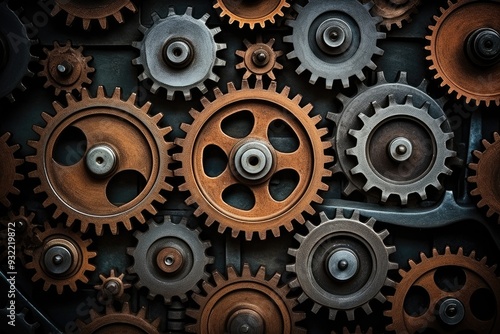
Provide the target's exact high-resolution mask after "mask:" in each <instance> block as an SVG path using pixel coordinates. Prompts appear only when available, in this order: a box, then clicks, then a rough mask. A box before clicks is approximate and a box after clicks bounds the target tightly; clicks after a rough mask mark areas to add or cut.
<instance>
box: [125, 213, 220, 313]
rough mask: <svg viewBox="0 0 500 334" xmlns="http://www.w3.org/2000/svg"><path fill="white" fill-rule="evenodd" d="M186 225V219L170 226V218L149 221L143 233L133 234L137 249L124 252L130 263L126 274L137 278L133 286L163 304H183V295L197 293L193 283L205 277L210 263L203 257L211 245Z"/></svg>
mask: <svg viewBox="0 0 500 334" xmlns="http://www.w3.org/2000/svg"><path fill="white" fill-rule="evenodd" d="M186 224H187V219H182V220H181V222H180V223H179V224H174V223H173V222H172V219H171V217H170V216H165V217H164V221H163V223H161V224H157V223H156V222H155V221H154V220H150V221H149V223H148V226H149V229H148V230H147V231H146V232H144V233H142V232H140V231H136V232H135V233H134V236H135V238H136V239H137V240H138V242H137V246H136V247H135V248H128V249H127V253H128V254H129V255H131V256H132V257H133V258H134V264H133V265H132V266H130V267H129V268H128V269H127V271H128V272H129V273H132V274H136V275H137V276H139V281H138V282H137V283H136V284H135V286H136V287H137V288H141V287H146V288H147V289H148V290H149V294H148V297H149V298H151V299H153V298H154V297H155V296H157V295H161V296H163V299H164V301H165V303H166V304H169V303H171V302H172V298H173V297H178V298H179V299H180V300H181V301H182V302H185V301H187V296H186V293H187V292H188V291H191V290H193V291H195V292H199V288H198V286H197V284H198V283H199V282H200V281H201V280H206V279H208V277H209V274H208V273H207V272H206V271H205V267H206V266H207V265H208V264H211V263H213V258H212V257H210V256H207V255H206V251H207V249H208V248H210V247H211V244H210V242H209V241H203V240H201V239H200V237H199V234H200V232H201V230H200V229H195V230H192V229H190V228H189V227H187V225H186Z"/></svg>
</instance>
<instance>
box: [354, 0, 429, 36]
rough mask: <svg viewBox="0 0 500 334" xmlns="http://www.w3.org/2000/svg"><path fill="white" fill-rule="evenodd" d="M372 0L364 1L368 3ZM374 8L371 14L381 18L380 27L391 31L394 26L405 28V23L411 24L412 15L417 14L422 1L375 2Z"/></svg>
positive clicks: (374, 0) (381, 0)
mask: <svg viewBox="0 0 500 334" xmlns="http://www.w3.org/2000/svg"><path fill="white" fill-rule="evenodd" d="M369 1H372V0H363V2H364V3H367V2H369ZM373 2H374V4H375V5H374V6H373V8H372V9H371V13H372V14H373V15H374V16H380V17H381V18H382V22H380V23H379V26H383V27H385V29H387V30H388V31H390V30H391V29H392V28H393V27H394V26H397V27H398V28H402V27H403V22H405V21H406V22H411V15H413V14H415V13H416V12H417V8H418V6H419V5H420V4H421V2H422V1H421V0H373Z"/></svg>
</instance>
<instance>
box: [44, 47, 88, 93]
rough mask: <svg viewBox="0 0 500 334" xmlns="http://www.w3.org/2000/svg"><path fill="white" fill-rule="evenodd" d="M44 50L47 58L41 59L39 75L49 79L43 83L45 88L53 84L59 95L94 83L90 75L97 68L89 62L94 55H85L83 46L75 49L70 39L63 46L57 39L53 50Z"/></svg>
mask: <svg viewBox="0 0 500 334" xmlns="http://www.w3.org/2000/svg"><path fill="white" fill-rule="evenodd" d="M43 52H45V54H46V55H47V58H46V59H43V60H40V64H41V65H42V66H43V70H42V71H41V72H39V73H38V76H39V77H45V79H46V80H47V81H46V82H45V84H44V85H43V87H44V88H48V87H51V86H52V87H54V89H55V94H56V95H59V94H61V93H71V92H72V91H73V90H76V91H78V92H80V91H81V90H82V86H83V85H84V84H88V85H90V84H91V83H92V80H90V78H89V77H88V75H89V74H90V73H93V72H94V71H95V69H94V68H93V67H91V66H90V65H89V64H88V63H89V61H91V60H92V57H91V56H88V57H85V56H84V55H83V53H82V52H83V47H81V46H80V47H79V48H78V49H75V48H73V47H72V46H71V42H70V41H67V42H66V44H65V45H62V46H61V45H60V44H59V43H58V42H57V41H55V42H54V48H53V49H52V50H49V49H47V48H43Z"/></svg>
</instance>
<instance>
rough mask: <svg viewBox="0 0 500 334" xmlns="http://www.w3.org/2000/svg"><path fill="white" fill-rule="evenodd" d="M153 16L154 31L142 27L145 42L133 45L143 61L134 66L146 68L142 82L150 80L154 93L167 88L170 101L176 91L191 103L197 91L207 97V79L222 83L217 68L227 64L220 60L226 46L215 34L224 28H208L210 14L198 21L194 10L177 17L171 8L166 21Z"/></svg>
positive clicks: (142, 74) (155, 14) (138, 59)
mask: <svg viewBox="0 0 500 334" xmlns="http://www.w3.org/2000/svg"><path fill="white" fill-rule="evenodd" d="M151 17H152V19H153V25H152V26H151V27H150V28H146V27H144V26H141V27H140V28H139V30H140V31H141V32H142V33H143V34H144V38H143V40H142V41H141V42H133V43H132V46H133V47H135V48H137V49H139V51H140V56H139V58H136V59H134V60H133V61H132V63H133V64H134V65H141V66H142V67H143V68H144V72H143V73H141V74H140V75H139V80H140V81H144V80H146V79H150V80H151V81H152V82H153V84H152V86H151V92H152V93H156V92H157V91H158V89H159V88H160V87H161V88H164V89H166V90H167V99H168V100H173V99H174V93H175V92H182V93H183V94H184V98H185V99H186V100H191V89H193V88H198V89H199V90H200V91H201V92H202V93H203V94H205V93H206V92H207V88H206V87H205V84H204V82H205V81H206V80H208V79H210V80H212V81H214V82H217V81H219V77H218V76H217V75H216V74H215V73H214V72H213V68H214V67H215V66H225V65H226V62H225V61H224V60H222V59H219V58H217V52H218V51H220V50H223V49H225V48H226V44H225V43H216V42H215V35H217V34H218V33H219V32H220V31H221V29H220V28H219V27H216V28H212V29H210V28H208V27H207V25H206V22H207V20H208V18H209V17H210V15H208V14H205V15H203V16H202V17H201V18H199V19H195V18H194V17H193V9H192V8H191V7H187V9H186V12H185V13H184V14H183V15H177V14H176V13H175V10H174V9H173V8H172V7H170V8H169V12H168V15H167V17H166V18H163V19H162V18H160V16H159V15H158V14H157V13H153V14H152V15H151Z"/></svg>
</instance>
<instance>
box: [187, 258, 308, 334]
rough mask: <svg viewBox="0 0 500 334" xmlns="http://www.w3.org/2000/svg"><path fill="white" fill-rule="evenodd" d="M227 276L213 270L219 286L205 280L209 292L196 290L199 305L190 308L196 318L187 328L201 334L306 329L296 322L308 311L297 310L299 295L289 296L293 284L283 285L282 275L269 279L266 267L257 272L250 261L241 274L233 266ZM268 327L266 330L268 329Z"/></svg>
mask: <svg viewBox="0 0 500 334" xmlns="http://www.w3.org/2000/svg"><path fill="white" fill-rule="evenodd" d="M227 273H228V277H227V279H226V278H225V277H224V276H223V275H221V274H220V273H219V272H218V271H215V272H214V273H213V275H212V276H213V279H214V281H215V286H214V285H211V284H210V283H208V282H206V281H205V282H203V289H204V290H205V292H206V295H201V294H195V295H193V300H194V301H195V302H196V303H197V304H198V305H199V306H200V308H199V309H188V310H187V311H186V314H187V315H188V316H190V317H192V318H194V319H195V320H196V323H195V324H192V325H187V326H186V332H189V333H198V334H219V333H247V332H248V333H264V332H265V333H272V334H278V333H279V334H291V333H293V334H299V333H305V332H306V331H305V330H304V329H302V328H300V327H298V326H297V325H296V323H297V322H299V321H301V320H303V319H305V314H303V313H298V312H294V311H293V308H294V307H295V306H296V305H297V301H296V300H295V299H291V298H288V297H287V294H288V292H289V288H288V287H287V286H286V285H285V286H282V287H280V286H279V283H280V278H281V275H280V274H278V273H276V274H274V276H273V277H272V278H271V279H269V280H267V279H266V268H265V267H264V266H261V267H260V268H259V269H258V271H257V273H256V275H255V276H253V275H252V273H251V271H250V267H249V265H248V264H244V265H243V271H242V273H241V276H240V275H238V274H237V273H236V270H235V269H234V268H233V267H231V266H229V267H228V268H227ZM264 329H265V330H264Z"/></svg>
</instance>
